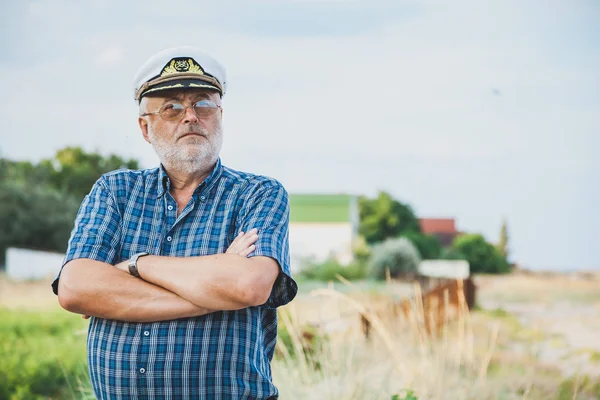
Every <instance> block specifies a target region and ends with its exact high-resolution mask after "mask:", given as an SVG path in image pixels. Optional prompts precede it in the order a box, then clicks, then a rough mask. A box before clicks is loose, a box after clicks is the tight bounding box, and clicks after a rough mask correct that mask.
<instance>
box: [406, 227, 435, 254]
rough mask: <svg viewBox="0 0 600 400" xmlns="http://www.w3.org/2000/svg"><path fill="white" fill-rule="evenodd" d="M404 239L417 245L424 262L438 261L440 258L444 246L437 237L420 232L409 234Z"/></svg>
mask: <svg viewBox="0 0 600 400" xmlns="http://www.w3.org/2000/svg"><path fill="white" fill-rule="evenodd" d="M402 237H405V238H407V239H408V240H410V241H411V243H412V244H414V245H415V247H416V248H417V250H418V251H419V254H420V255H421V258H422V259H423V260H436V259H438V258H440V254H441V252H442V245H441V244H440V241H439V240H438V239H437V238H436V237H435V236H432V235H426V234H423V233H418V232H407V233H405V234H403V235H402Z"/></svg>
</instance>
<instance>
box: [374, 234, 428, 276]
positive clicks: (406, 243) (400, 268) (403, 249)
mask: <svg viewBox="0 0 600 400" xmlns="http://www.w3.org/2000/svg"><path fill="white" fill-rule="evenodd" d="M420 262H421V257H420V256H419V251H418V250H417V249H416V247H415V246H414V245H413V244H412V243H411V241H410V240H408V239H406V238H403V237H401V238H396V239H387V240H385V241H384V242H382V243H379V244H377V245H375V246H373V250H372V253H371V259H370V260H369V274H370V275H371V276H372V277H374V278H377V279H384V278H385V274H386V272H385V271H386V269H389V270H390V275H391V276H392V277H399V276H410V275H413V274H416V272H417V268H418V266H419V263H420Z"/></svg>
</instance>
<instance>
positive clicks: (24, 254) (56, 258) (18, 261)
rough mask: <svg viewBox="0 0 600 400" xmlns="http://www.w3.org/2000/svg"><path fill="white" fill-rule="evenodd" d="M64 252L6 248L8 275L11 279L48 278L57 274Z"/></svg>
mask: <svg viewBox="0 0 600 400" xmlns="http://www.w3.org/2000/svg"><path fill="white" fill-rule="evenodd" d="M64 258H65V255H64V254H61V253H50V252H47V251H37V250H29V249H17V248H14V247H11V248H8V249H7V250H6V276H8V277H9V278H11V279H19V280H24V279H46V278H53V277H54V276H56V274H57V273H58V271H59V270H60V267H61V266H62V263H63V260H64Z"/></svg>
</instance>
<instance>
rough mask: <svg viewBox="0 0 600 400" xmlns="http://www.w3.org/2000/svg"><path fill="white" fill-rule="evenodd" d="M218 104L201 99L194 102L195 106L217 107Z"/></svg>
mask: <svg viewBox="0 0 600 400" xmlns="http://www.w3.org/2000/svg"><path fill="white" fill-rule="evenodd" d="M215 106H216V104H215V103H213V102H212V101H208V100H200V101H197V102H196V103H194V107H215Z"/></svg>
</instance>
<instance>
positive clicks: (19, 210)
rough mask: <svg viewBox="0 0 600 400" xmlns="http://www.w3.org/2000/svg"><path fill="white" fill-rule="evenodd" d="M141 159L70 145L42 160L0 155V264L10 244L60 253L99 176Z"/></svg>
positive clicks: (135, 166)
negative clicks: (105, 154)
mask: <svg viewBox="0 0 600 400" xmlns="http://www.w3.org/2000/svg"><path fill="white" fill-rule="evenodd" d="M119 168H130V169H137V168H138V162H137V161H136V160H133V159H130V160H125V159H123V158H121V157H119V156H116V155H114V154H111V155H109V156H107V157H105V156H102V155H100V154H98V153H86V152H85V151H83V150H82V149H81V148H79V147H67V148H64V149H62V150H59V151H58V152H57V153H56V155H55V156H54V157H53V158H51V159H47V160H42V161H41V162H40V163H38V164H33V163H31V162H29V161H12V160H7V159H4V158H0V226H1V227H2V229H1V230H0V264H1V263H2V262H3V260H4V257H5V254H4V253H5V250H6V248H8V247H10V246H18V247H26V248H32V249H39V250H49V251H58V252H62V251H64V250H65V249H66V246H67V242H68V239H69V235H70V232H71V230H72V228H73V221H74V219H75V215H76V213H77V209H78V206H79V204H80V202H81V201H82V200H83V197H84V196H85V195H86V194H87V193H89V191H90V189H91V188H92V186H93V185H94V182H96V180H98V178H99V177H100V176H101V175H102V174H104V173H106V172H109V171H112V170H115V169H119Z"/></svg>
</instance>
